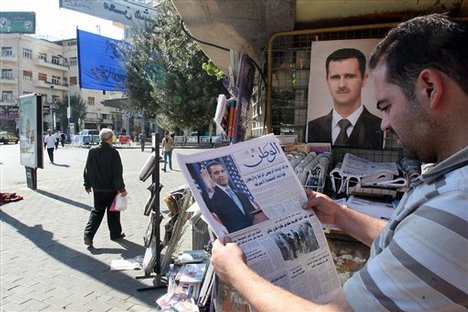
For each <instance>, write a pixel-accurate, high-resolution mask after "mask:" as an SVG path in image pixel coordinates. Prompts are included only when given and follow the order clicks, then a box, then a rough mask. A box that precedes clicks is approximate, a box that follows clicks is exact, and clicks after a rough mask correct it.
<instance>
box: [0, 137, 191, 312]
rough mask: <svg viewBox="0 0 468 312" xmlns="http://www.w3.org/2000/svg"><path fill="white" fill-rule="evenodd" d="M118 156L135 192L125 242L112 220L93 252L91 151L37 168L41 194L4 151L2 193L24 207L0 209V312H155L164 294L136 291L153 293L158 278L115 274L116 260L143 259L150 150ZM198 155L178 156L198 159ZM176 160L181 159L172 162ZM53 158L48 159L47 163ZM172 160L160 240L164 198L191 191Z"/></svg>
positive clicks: (164, 178) (71, 151) (11, 149)
mask: <svg viewBox="0 0 468 312" xmlns="http://www.w3.org/2000/svg"><path fill="white" fill-rule="evenodd" d="M137 148H138V149H133V148H130V149H119V153H120V155H121V157H122V161H123V165H124V179H125V183H126V185H127V190H128V193H129V200H128V210H127V211H125V212H123V213H122V216H121V218H122V226H123V230H124V232H125V234H126V237H125V239H123V240H121V241H120V242H113V241H111V240H110V238H109V231H108V229H107V224H106V223H107V222H106V218H104V220H103V224H101V226H100V228H99V231H98V232H97V235H96V237H95V238H94V245H95V248H94V249H89V250H88V249H87V248H86V246H85V245H84V244H83V228H84V225H85V223H86V221H87V219H88V216H89V211H90V209H91V208H92V205H93V201H92V196H90V195H88V194H86V192H84V190H83V186H82V170H83V166H84V161H85V159H86V155H87V152H88V150H87V149H84V148H75V147H71V146H66V147H65V148H59V150H58V151H56V153H55V154H56V156H55V157H56V164H55V165H52V164H49V163H48V162H47V161H45V163H46V164H45V165H44V167H45V168H44V169H38V189H37V190H36V191H33V190H31V189H29V188H27V186H26V179H25V171H24V168H23V167H22V166H21V165H20V164H19V147H18V145H17V146H16V147H15V146H6V147H3V146H2V147H1V151H0V153H2V161H1V165H0V172H1V174H2V183H1V185H0V186H1V191H2V192H16V193H18V194H20V195H21V196H23V197H24V200H21V201H19V202H14V203H8V204H5V205H3V206H1V207H0V209H1V211H0V252H1V256H0V295H1V296H0V311H65V310H66V311H99V312H101V311H151V310H154V307H155V303H154V302H155V300H156V299H157V298H159V296H161V295H162V294H164V293H165V289H158V290H147V291H138V289H141V288H144V287H149V286H153V285H154V284H155V283H156V279H155V278H154V277H151V278H144V279H137V278H136V277H138V276H141V275H142V274H143V272H142V271H141V270H139V271H110V263H111V261H112V260H113V259H119V258H124V259H133V258H134V257H136V256H138V255H144V253H145V248H144V246H143V235H144V233H145V231H146V229H147V225H148V222H149V218H148V217H146V216H144V215H143V209H144V206H145V205H146V202H147V200H148V199H149V196H150V192H149V191H148V190H147V189H146V188H147V187H148V186H149V185H150V181H149V180H147V181H146V182H141V181H139V180H138V178H137V176H138V172H139V170H140V169H141V167H142V166H143V164H144V163H145V161H146V160H147V158H148V157H149V155H150V150H149V149H145V152H141V151H140V150H139V146H137ZM193 152H196V150H175V153H193ZM174 156H175V155H174ZM45 157H47V156H45ZM173 161H174V169H175V170H174V171H172V172H168V173H161V183H162V184H163V185H164V187H163V189H162V191H161V197H160V199H161V201H160V206H161V211H162V212H163V215H164V217H165V218H164V220H163V221H162V223H161V229H162V231H161V237H163V236H164V224H165V222H166V221H167V213H168V210H167V208H166V207H165V205H164V202H163V198H164V196H166V195H168V194H169V192H170V191H171V190H172V189H175V188H177V187H179V186H181V185H184V184H185V181H184V178H183V177H182V173H181V172H180V171H178V165H177V163H176V161H175V157H174V159H173ZM190 248H191V229H190V227H189V228H188V229H187V230H186V232H185V236H184V239H183V242H182V247H181V250H183V249H190Z"/></svg>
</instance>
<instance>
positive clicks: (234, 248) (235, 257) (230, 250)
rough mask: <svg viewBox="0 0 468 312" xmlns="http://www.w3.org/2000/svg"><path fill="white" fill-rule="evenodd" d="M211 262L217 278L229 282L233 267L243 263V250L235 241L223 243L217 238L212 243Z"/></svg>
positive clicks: (233, 270) (233, 271) (233, 272)
mask: <svg viewBox="0 0 468 312" xmlns="http://www.w3.org/2000/svg"><path fill="white" fill-rule="evenodd" d="M211 263H213V268H214V270H215V272H216V274H217V275H218V276H219V278H220V279H222V280H223V281H225V282H227V283H230V280H231V277H232V276H233V275H232V274H235V269H236V268H238V267H239V266H241V265H244V264H245V256H244V252H243V251H242V249H240V247H239V246H238V245H237V244H235V243H227V244H226V245H223V244H222V243H221V242H220V241H219V239H217V240H216V241H215V242H214V244H213V249H212V252H211Z"/></svg>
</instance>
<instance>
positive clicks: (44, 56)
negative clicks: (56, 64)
mask: <svg viewBox="0 0 468 312" xmlns="http://www.w3.org/2000/svg"><path fill="white" fill-rule="evenodd" d="M39 59H41V60H43V61H44V62H47V54H45V53H39Z"/></svg>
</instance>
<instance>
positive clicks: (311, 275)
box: [177, 134, 340, 302]
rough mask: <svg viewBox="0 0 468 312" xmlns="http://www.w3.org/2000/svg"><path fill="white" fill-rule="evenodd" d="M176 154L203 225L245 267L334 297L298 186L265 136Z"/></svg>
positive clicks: (319, 296) (327, 257)
mask: <svg viewBox="0 0 468 312" xmlns="http://www.w3.org/2000/svg"><path fill="white" fill-rule="evenodd" d="M177 159H178V163H179V165H180V167H181V169H182V172H183V174H184V176H185V178H186V180H187V182H188V185H189V186H190V189H191V190H192V193H193V196H194V198H195V199H196V201H197V203H198V205H199V206H200V210H201V212H202V214H203V216H204V217H205V219H206V221H207V223H208V225H209V226H210V227H211V229H212V230H213V232H214V233H215V234H216V236H217V237H218V238H219V239H220V240H222V241H223V242H235V243H237V244H238V245H239V247H240V248H242V250H243V251H244V253H245V256H246V261H247V264H248V265H249V267H250V268H251V269H252V270H254V271H255V272H257V273H258V274H260V275H261V276H263V277H265V278H266V279H268V280H269V281H271V282H272V283H274V284H275V285H277V286H280V287H282V288H285V289H288V290H290V291H291V292H293V293H295V294H297V295H299V296H301V297H303V298H306V299H313V300H315V301H316V302H327V301H328V300H331V298H333V297H334V296H335V295H336V294H337V292H338V291H339V290H340V281H339V279H338V275H337V273H336V269H335V265H334V262H333V259H332V257H331V254H330V250H329V248H328V244H327V241H326V238H325V234H324V233H323V230H322V224H321V223H320V221H319V220H318V219H317V217H316V216H315V214H314V213H313V211H311V210H304V209H303V208H302V207H303V205H304V204H305V203H306V202H307V196H306V194H305V191H304V187H303V186H302V184H301V183H300V181H299V179H298V177H297V175H296V174H295V172H294V170H293V168H292V167H291V165H290V164H289V161H288V159H287V157H286V155H285V154H284V152H283V150H282V148H281V146H280V144H279V142H278V140H277V139H276V137H275V136H274V135H273V134H270V135H266V136H263V137H260V138H256V139H252V140H249V141H246V142H241V143H238V144H234V145H230V146H227V147H223V148H218V149H212V150H207V151H204V152H201V153H197V154H190V155H180V154H178V155H177ZM308 281H311V282H312V284H313V285H314V287H312V288H311V287H310V286H308V287H306V286H305V285H310V283H308ZM321 281H326V282H324V283H321Z"/></svg>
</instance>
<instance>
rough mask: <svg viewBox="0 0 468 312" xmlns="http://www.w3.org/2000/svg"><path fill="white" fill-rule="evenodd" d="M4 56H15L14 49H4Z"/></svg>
mask: <svg viewBox="0 0 468 312" xmlns="http://www.w3.org/2000/svg"><path fill="white" fill-rule="evenodd" d="M2 56H13V48H12V47H2Z"/></svg>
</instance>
